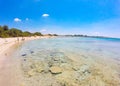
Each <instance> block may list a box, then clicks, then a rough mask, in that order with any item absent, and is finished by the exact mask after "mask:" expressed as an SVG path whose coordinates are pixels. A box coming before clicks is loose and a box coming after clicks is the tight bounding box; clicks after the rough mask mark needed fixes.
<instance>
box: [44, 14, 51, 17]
mask: <svg viewBox="0 0 120 86" xmlns="http://www.w3.org/2000/svg"><path fill="white" fill-rule="evenodd" d="M48 16H50V15H49V14H43V15H42V17H48Z"/></svg>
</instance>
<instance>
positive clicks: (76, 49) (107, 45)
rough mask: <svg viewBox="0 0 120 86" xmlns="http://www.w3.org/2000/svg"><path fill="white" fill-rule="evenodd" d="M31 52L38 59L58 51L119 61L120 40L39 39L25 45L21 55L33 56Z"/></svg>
mask: <svg viewBox="0 0 120 86" xmlns="http://www.w3.org/2000/svg"><path fill="white" fill-rule="evenodd" d="M31 51H33V52H34V56H35V55H36V57H37V54H39V53H41V52H43V55H44V54H47V53H48V52H51V51H52V52H53V51H56V52H63V53H72V54H76V55H77V54H78V55H84V56H86V57H90V56H92V57H95V58H99V57H100V58H113V59H117V60H119V59H120V39H116V38H84V37H63V38H50V39H39V40H34V41H29V42H26V43H24V44H23V45H22V46H21V47H20V51H19V53H20V55H22V54H27V55H32V54H31V53H30V52H31ZM41 56H42V53H41ZM41 56H38V57H41ZM78 58H79V56H78Z"/></svg>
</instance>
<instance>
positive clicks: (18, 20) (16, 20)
mask: <svg viewBox="0 0 120 86" xmlns="http://www.w3.org/2000/svg"><path fill="white" fill-rule="evenodd" d="M14 21H15V22H21V21H22V20H21V19H19V18H15V19H14Z"/></svg>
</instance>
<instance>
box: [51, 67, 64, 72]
mask: <svg viewBox="0 0 120 86" xmlns="http://www.w3.org/2000/svg"><path fill="white" fill-rule="evenodd" d="M50 72H51V73H52V74H60V73H62V69H61V68H60V67H58V66H53V67H51V68H50Z"/></svg>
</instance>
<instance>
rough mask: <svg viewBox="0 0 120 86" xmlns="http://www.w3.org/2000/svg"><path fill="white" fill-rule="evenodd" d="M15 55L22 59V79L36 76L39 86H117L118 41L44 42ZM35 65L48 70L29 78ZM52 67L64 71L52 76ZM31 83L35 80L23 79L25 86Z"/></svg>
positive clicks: (63, 39)
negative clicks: (26, 83) (40, 65)
mask: <svg viewBox="0 0 120 86" xmlns="http://www.w3.org/2000/svg"><path fill="white" fill-rule="evenodd" d="M16 55H17V58H22V60H21V64H22V69H23V72H24V74H26V75H25V76H29V77H32V76H34V75H36V74H37V76H40V77H41V78H39V79H40V80H39V82H38V83H39V84H40V83H41V84H40V85H42V86H49V85H51V82H56V83H57V84H54V85H51V86H119V85H120V39H119V38H95V37H94V38H92V37H54V38H43V39H37V40H32V41H27V42H24V43H23V44H22V45H20V46H19V47H18V49H17V54H16ZM38 63H39V64H41V63H42V64H45V65H47V68H45V69H44V68H43V69H44V70H43V72H42V71H40V72H42V73H40V74H38V73H36V74H35V73H32V74H29V70H30V68H31V69H32V72H35V71H33V69H34V70H37V68H36V69H35V66H33V64H38ZM53 66H57V67H60V68H61V69H62V70H63V71H62V72H61V71H57V72H58V74H55V75H54V74H53V71H51V70H50V68H51V67H53ZM28 67H30V68H28ZM68 70H69V72H68ZM26 71H27V72H26ZM46 71H47V72H46ZM59 72H61V73H60V74H59ZM30 73H31V71H30ZM55 73H56V72H55ZM43 75H44V76H43ZM45 77H46V79H44V78H45ZM50 77H51V78H50ZM48 78H49V79H50V80H49V79H48ZM34 80H35V77H34V79H31V80H30V79H29V80H28V79H26V81H28V83H29V82H32V81H34ZM46 80H47V81H46ZM57 80H58V81H57ZM41 81H42V82H41ZM46 82H47V83H46ZM58 82H59V83H58ZM36 83H37V82H36ZM61 83H62V85H61ZM29 86H34V84H33V85H32V84H30V85H29ZM38 86H39V85H38Z"/></svg>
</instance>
